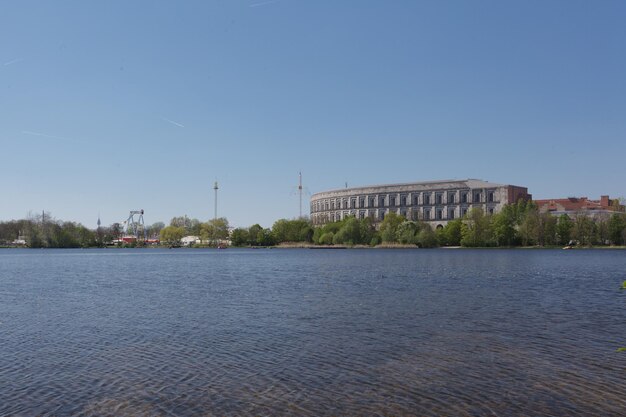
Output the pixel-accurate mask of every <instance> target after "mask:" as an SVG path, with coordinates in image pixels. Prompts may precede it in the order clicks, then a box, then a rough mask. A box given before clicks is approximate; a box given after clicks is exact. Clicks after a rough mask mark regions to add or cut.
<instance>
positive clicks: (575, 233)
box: [572, 213, 594, 245]
mask: <svg viewBox="0 0 626 417" xmlns="http://www.w3.org/2000/svg"><path fill="white" fill-rule="evenodd" d="M593 235H594V223H593V221H592V220H591V219H590V218H589V216H587V215H586V214H584V213H576V215H575V217H574V225H573V227H572V237H573V238H574V239H575V240H578V241H579V242H580V244H581V245H590V244H591V243H592V239H593Z"/></svg>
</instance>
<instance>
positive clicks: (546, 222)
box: [539, 213, 557, 246]
mask: <svg viewBox="0 0 626 417" xmlns="http://www.w3.org/2000/svg"><path fill="white" fill-rule="evenodd" d="M539 231H540V233H539V244H540V245H541V246H546V245H548V246H552V245H556V243H557V218H556V217H554V216H553V215H551V214H550V213H541V214H540V215H539Z"/></svg>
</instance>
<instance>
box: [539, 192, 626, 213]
mask: <svg viewBox="0 0 626 417" xmlns="http://www.w3.org/2000/svg"><path fill="white" fill-rule="evenodd" d="M534 202H535V204H537V207H538V208H539V212H540V213H550V214H553V215H555V216H560V215H562V214H567V215H568V216H570V217H572V216H574V215H575V214H577V213H584V214H586V215H589V216H591V217H596V216H599V215H601V214H613V213H615V212H623V211H624V206H623V205H621V204H620V203H619V200H618V199H610V198H609V196H608V195H603V196H600V200H589V199H588V198H587V197H568V198H553V199H546V200H534Z"/></svg>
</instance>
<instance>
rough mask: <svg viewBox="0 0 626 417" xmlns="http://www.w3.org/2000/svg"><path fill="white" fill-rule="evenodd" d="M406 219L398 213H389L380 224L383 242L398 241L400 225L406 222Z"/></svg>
mask: <svg viewBox="0 0 626 417" xmlns="http://www.w3.org/2000/svg"><path fill="white" fill-rule="evenodd" d="M405 220H406V219H405V218H404V216H400V215H398V214H396V213H393V212H391V213H387V215H386V216H385V218H384V219H383V221H382V222H381V224H380V236H381V238H382V239H383V242H396V241H397V236H398V233H397V232H398V227H399V226H400V225H401V224H402V223H404V221H405Z"/></svg>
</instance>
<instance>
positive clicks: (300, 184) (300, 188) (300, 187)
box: [298, 172, 302, 218]
mask: <svg viewBox="0 0 626 417" xmlns="http://www.w3.org/2000/svg"><path fill="white" fill-rule="evenodd" d="M298 175H299V182H298V194H300V218H302V172H299V173H298Z"/></svg>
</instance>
